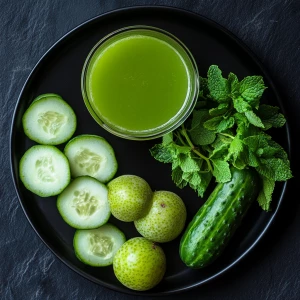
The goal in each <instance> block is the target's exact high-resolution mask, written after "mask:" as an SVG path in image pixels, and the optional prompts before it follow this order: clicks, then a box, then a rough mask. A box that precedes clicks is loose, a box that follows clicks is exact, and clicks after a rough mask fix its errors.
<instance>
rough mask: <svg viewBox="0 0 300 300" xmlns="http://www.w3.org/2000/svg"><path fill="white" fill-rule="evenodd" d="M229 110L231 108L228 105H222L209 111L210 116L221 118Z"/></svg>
mask: <svg viewBox="0 0 300 300" xmlns="http://www.w3.org/2000/svg"><path fill="white" fill-rule="evenodd" d="M228 108H229V104H228V103H221V104H219V105H218V106H217V107H214V108H211V109H210V110H209V114H210V116H212V117H217V116H221V115H224V114H225V113H226V112H227V111H228Z"/></svg>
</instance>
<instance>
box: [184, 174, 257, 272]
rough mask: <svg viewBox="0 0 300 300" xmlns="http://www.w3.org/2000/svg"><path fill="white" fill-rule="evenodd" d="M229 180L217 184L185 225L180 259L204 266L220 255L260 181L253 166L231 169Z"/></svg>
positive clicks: (195, 265) (194, 265)
mask: <svg viewBox="0 0 300 300" xmlns="http://www.w3.org/2000/svg"><path fill="white" fill-rule="evenodd" d="M231 174H232V177H231V180H230V181H229V182H226V183H218V184H217V185H216V187H215V189H214V190H213V192H212V193H211V194H210V196H209V197H208V199H207V200H206V202H205V203H204V205H203V206H202V207H201V208H200V209H199V210H198V212H197V213H196V215H195V216H194V218H193V219H192V221H191V222H190V223H189V224H188V226H187V228H186V230H185V232H184V234H183V236H182V238H181V241H180V247H179V253H180V257H181V259H182V261H183V262H184V263H185V264H186V265H187V266H188V267H191V268H203V267H205V266H207V265H209V264H211V263H212V262H213V261H214V260H215V259H216V258H218V257H219V256H220V254H221V253H222V251H223V250H224V248H225V247H226V245H227V244H228V242H229V240H230V238H231V237H232V235H233V234H234V232H235V231H236V229H237V227H238V226H239V225H240V223H241V221H242V219H243V217H244V216H245V214H246V212H247V210H248V208H249V207H250V205H251V203H252V202H253V201H254V200H255V199H256V198H257V196H258V193H259V189H260V180H259V176H258V174H257V172H256V171H255V170H253V169H244V170H238V169H236V168H232V169H231Z"/></svg>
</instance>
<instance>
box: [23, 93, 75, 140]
mask: <svg viewBox="0 0 300 300" xmlns="http://www.w3.org/2000/svg"><path fill="white" fill-rule="evenodd" d="M22 124H23V129H24V132H25V134H26V135H27V136H28V137H29V138H30V139H31V140H33V141H35V142H37V143H39V144H44V145H59V144H62V143H64V142H66V141H67V140H69V139H70V138H71V137H72V135H73V134H74V132H75V130H76V126H77V119H76V115H75V113H74V111H73V109H72V108H71V106H70V105H69V104H68V103H67V102H66V101H65V100H63V99H62V98H61V97H60V96H59V95H56V94H42V95H40V96H38V97H37V98H35V100H33V102H32V103H31V105H30V106H29V107H28V108H27V110H26V111H25V113H24V115H23V118H22Z"/></svg>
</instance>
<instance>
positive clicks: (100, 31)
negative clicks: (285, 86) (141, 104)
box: [11, 7, 290, 296]
mask: <svg viewBox="0 0 300 300" xmlns="http://www.w3.org/2000/svg"><path fill="white" fill-rule="evenodd" d="M129 25H150V26H156V27H160V28H162V29H164V30H167V31H169V32H170V33H172V34H174V35H176V36H177V37H178V38H179V39H181V40H182V41H183V42H184V43H185V44H186V46H187V47H188V48H189V49H190V51H191V52H192V53H193V55H194V57H195V59H196V62H197V64H198V68H199V73H200V75H202V76H206V72H207V69H208V67H209V66H210V65H211V64H217V65H219V67H220V68H221V69H222V70H223V72H224V74H226V75H227V74H228V73H229V72H233V73H235V74H237V75H238V77H239V78H240V79H241V78H243V77H244V76H247V75H262V76H263V77H264V80H265V84H266V85H267V86H268V89H267V90H266V92H265V94H264V98H263V99H264V100H263V101H264V102H265V103H269V104H273V105H278V106H280V107H281V109H282V111H283V112H284V108H283V107H282V102H281V99H280V95H279V94H278V92H277V90H276V88H275V87H274V85H273V83H272V81H271V79H270V77H269V75H268V74H267V73H266V71H265V70H264V68H263V66H262V65H261V64H260V63H259V61H258V60H257V58H256V57H255V55H253V53H251V51H249V49H247V48H246V47H245V46H244V45H243V44H242V43H241V42H239V41H238V40H237V38H236V37H234V36H233V35H232V34H231V33H229V32H228V31H227V30H226V29H224V28H222V27H221V26H219V25H218V24H216V23H214V22H212V21H210V20H207V19H206V18H203V17H201V16H199V15H196V14H194V13H190V12H187V11H183V10H179V9H175V8H168V7H133V8H126V9H122V10H117V11H113V12H110V13H107V14H104V15H101V16H99V17H97V18H94V19H92V20H90V21H88V22H86V23H84V24H82V25H80V26H79V27H77V28H75V29H74V30H72V31H71V32H70V33H68V34H67V35H65V36H64V37H63V38H62V39H60V40H59V41H58V42H57V43H56V44H55V45H54V46H53V47H52V48H51V49H50V50H49V51H48V52H47V53H46V54H45V55H44V56H43V57H42V58H41V60H40V61H39V62H38V63H37V65H36V67H35V68H34V69H33V71H32V72H31V74H30V76H29V78H28V80H27V81H26V83H25V85H24V87H23V89H22V92H21V94H20V97H19V100H18V103H17V106H16V109H15V114H14V118H13V122H12V127H11V167H12V175H13V179H14V182H15V186H16V190H17V193H18V196H19V199H20V204H21V206H22V207H23V210H24V212H25V214H26V216H27V218H28V220H29V222H30V223H31V225H32V226H33V228H34V230H35V231H36V233H37V234H38V235H39V236H40V238H41V239H42V240H43V241H44V242H45V244H46V245H47V246H48V247H49V248H50V249H51V250H52V251H53V253H55V255H56V256H57V257H58V258H59V259H61V260H62V261H63V262H64V263H65V264H66V265H68V266H69V267H70V268H72V269H73V270H74V271H76V272H78V273H79V274H81V275H82V276H84V277H85V278H88V279H90V280H91V281H93V282H95V283H98V284H100V285H103V286H105V287H108V288H111V289H114V290H117V291H120V292H125V293H132V294H141V295H153V296H154V295H162V294H169V293H174V292H179V291H184V290H187V289H190V288H193V287H195V286H198V285H201V284H203V283H205V282H208V281H210V280H212V279H213V278H216V277H218V276H219V275H221V274H224V272H225V271H227V270H229V269H230V268H231V267H232V266H233V265H235V264H236V263H237V262H238V261H239V260H240V259H241V258H243V257H244V256H245V255H246V254H247V253H248V252H249V251H250V250H251V249H252V248H253V247H254V246H255V244H256V243H257V242H258V241H259V239H260V238H261V237H262V235H263V234H264V233H265V231H266V229H267V228H268V227H269V225H270V223H271V221H272V220H273V219H274V217H275V216H276V213H277V211H278V209H279V207H280V203H281V201H282V200H283V196H284V192H285V189H286V184H277V186H276V190H275V193H274V198H273V202H272V211H271V212H268V213H266V212H263V211H262V210H261V209H260V208H259V207H258V205H257V204H256V203H255V204H254V205H253V206H252V207H251V209H250V211H249V212H248V214H247V216H246V218H245V219H244V221H243V223H242V225H241V226H240V228H239V229H238V231H237V232H236V234H235V236H234V237H233V239H232V240H231V242H230V244H229V245H228V247H227V248H226V250H225V252H224V253H223V255H222V256H221V257H220V258H219V259H218V260H217V261H216V262H215V263H214V264H212V265H211V266H209V267H206V268H205V269H203V270H191V269H188V268H187V267H185V265H184V264H183V263H182V262H181V260H180V258H179V255H178V246H179V239H180V237H179V238H177V239H176V240H174V241H172V242H170V243H166V244H163V245H162V247H163V249H164V251H165V253H166V256H167V272H166V274H165V277H164V279H163V281H162V282H161V283H160V284H159V285H158V286H156V287H155V288H154V289H153V290H150V291H146V292H135V291H131V290H129V289H127V288H125V287H124V286H122V285H121V284H120V283H119V282H118V281H117V279H116V278H115V276H114V274H113V269H112V267H111V266H110V267H105V268H92V267H89V266H86V265H84V264H83V263H81V262H80V261H79V260H78V259H77V258H76V257H75V255H74V251H73V246H72V240H73V234H74V229H73V228H71V227H69V226H68V225H67V224H66V223H65V222H64V221H63V220H62V218H61V217H60V215H59V213H58V211H57V209H56V199H55V197H51V198H47V199H43V198H39V197H38V196H35V195H33V194H32V193H30V192H29V191H27V190H26V189H25V188H24V186H23V185H22V183H21V182H20V180H19V179H18V162H19V160H20V158H21V156H22V155H23V153H24V152H25V151H26V150H27V149H28V148H29V147H30V146H32V145H33V144H34V143H33V142H32V141H30V140H29V139H28V138H27V137H26V136H25V135H24V132H23V129H22V124H21V118H22V115H23V113H24V111H25V110H26V108H27V107H28V106H29V104H30V103H31V102H32V100H33V99H34V98H35V97H36V96H37V95H39V94H42V93H57V94H60V95H61V96H62V97H63V98H64V99H65V100H66V101H67V102H69V103H70V104H71V106H72V107H73V108H74V111H75V113H76V114H77V117H78V128H77V131H76V133H75V135H78V134H83V133H86V134H97V135H101V136H103V137H105V138H106V139H107V140H108V141H109V142H110V143H111V145H112V146H113V147H114V149H115V152H116V156H117V159H118V162H119V169H118V173H117V174H116V176H118V175H122V174H135V175H139V176H141V177H143V178H144V179H146V180H147V181H148V183H149V184H150V186H151V187H152V189H153V190H170V191H173V192H175V193H177V194H178V195H179V196H181V197H182V198H183V199H184V201H185V203H186V207H187V211H188V220H187V222H189V221H190V220H191V218H192V216H193V215H194V214H195V213H196V211H197V210H198V209H199V207H200V206H201V205H202V204H203V203H204V201H205V199H199V198H198V197H197V195H196V194H195V192H194V191H192V190H191V189H189V188H185V189H183V190H181V189H178V188H176V186H175V185H174V184H173V182H172V180H171V176H170V174H171V173H170V166H169V165H165V164H161V163H159V162H157V161H155V160H154V159H153V158H152V157H151V155H150V153H149V149H150V148H151V146H152V145H154V144H155V143H157V142H159V141H160V140H153V141H146V142H136V141H128V140H124V139H121V138H118V137H115V136H113V135H111V134H109V133H108V132H106V131H104V130H103V129H102V128H100V127H99V126H98V125H97V123H96V122H95V121H94V120H93V118H92V117H91V116H90V115H89V113H88V111H87V109H86V107H85V105H84V102H83V99H82V96H81V91H80V76H81V70H82V67H83V64H84V61H85V58H86V56H87V55H88V53H89V51H90V50H91V48H92V47H93V46H94V45H95V44H96V42H97V41H98V40H99V39H101V38H102V37H104V36H105V35H106V34H108V33H110V32H112V31H114V30H116V29H119V28H121V27H124V26H129ZM274 134H275V135H274V139H275V140H276V141H277V142H279V143H280V144H281V145H282V146H283V147H284V148H285V149H286V150H287V151H288V152H289V150H290V149H289V147H290V145H289V130H288V127H287V126H285V127H284V128H281V129H276V132H274ZM63 146H64V145H61V146H59V148H61V149H63ZM110 222H112V223H114V224H116V225H117V226H119V227H120V228H121V229H122V230H123V231H124V232H125V234H126V236H127V238H131V237H135V236H139V234H138V233H137V231H136V230H135V228H134V225H133V224H132V223H123V222H119V221H117V220H116V219H114V218H113V217H111V219H110Z"/></svg>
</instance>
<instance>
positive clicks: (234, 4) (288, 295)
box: [0, 0, 300, 300]
mask: <svg viewBox="0 0 300 300" xmlns="http://www.w3.org/2000/svg"><path fill="white" fill-rule="evenodd" d="M144 4H147V5H171V6H176V7H181V8H185V9H189V10H192V11H194V12H196V13H200V14H202V15H204V16H206V17H209V18H211V19H213V20H215V21H217V22H219V23H220V24H221V25H223V26H225V27H226V28H228V29H229V30H231V31H232V32H233V33H234V34H236V35H237V36H238V37H239V38H240V39H241V40H242V41H244V42H245V43H246V44H247V45H248V46H249V47H250V48H251V49H252V50H253V51H254V52H255V53H256V54H257V55H258V57H259V58H260V59H261V61H262V62H263V63H264V65H265V66H266V68H267V69H268V70H269V72H270V74H271V76H272V78H273V80H274V82H275V84H276V85H277V86H278V88H279V90H280V92H281V94H282V96H283V99H284V105H285V108H286V111H287V117H288V120H289V123H290V125H291V129H292V140H294V141H295V142H294V143H293V154H294V155H293V160H292V163H293V171H294V175H295V178H294V179H293V180H292V181H291V184H290V188H289V191H288V193H287V197H286V198H285V201H284V203H283V205H282V207H281V211H280V213H279V215H278V217H277V218H276V220H275V222H274V223H273V226H272V227H271V229H270V230H269V231H268V233H267V235H266V236H265V238H264V239H263V240H262V241H261V242H260V243H259V245H258V246H257V247H256V248H255V249H254V251H252V252H251V253H250V255H248V256H247V258H246V259H245V260H243V261H242V263H240V264H239V265H238V266H237V267H236V268H234V269H233V270H231V271H230V272H229V273H227V274H226V276H224V277H222V278H220V279H218V280H216V281H214V282H212V283H210V284H207V285H206V286H204V287H201V288H197V289H194V290H192V291H189V292H187V293H184V294H179V295H177V296H170V297H164V299H182V298H183V297H189V298H190V299H203V300H204V299H222V300H226V299H257V300H260V299H263V300H267V299H268V300H273V299H280V300H281V299H290V300H292V299H300V279H299V275H300V260H299V252H300V250H299V249H300V237H299V232H300V213H299V205H298V202H299V196H298V194H297V193H296V194H293V192H294V190H295V187H294V186H295V185H296V181H297V178H299V177H298V176H299V172H298V170H297V167H299V159H298V158H297V154H298V153H299V141H297V134H298V135H299V130H300V117H299V115H300V100H299V95H300V84H299V78H300V58H299V57H300V34H299V32H300V2H299V1H298V0H243V1H242V0H241V1H236V0H226V1H221V0H206V1H204V0H203V1H200V0H199V1H195V0H191V1H188V0H184V1H158V0H157V1H142V0H140V1H137V0H136V1H115V0H111V1H109V0H107V1H104V0H102V1H99V0H89V1H76V0H73V1H70V0H64V1H58V0H51V1H50V0H44V1H35V0H23V1H18V0H1V1H0V66H1V68H0V100H1V119H0V129H1V136H0V139H1V140H0V141H1V142H0V145H1V173H0V176H1V186H0V195H1V209H0V257H1V259H0V299H43V300H44V299H72V300H75V299H80V300H81V299H85V300H87V299H116V300H117V299H143V297H137V296H129V295H124V294H120V293H117V292H114V291H111V290H108V289H106V288H103V287H101V286H98V285H96V284H94V283H91V282H89V281H88V280H86V279H84V278H82V277H81V276H80V275H78V274H76V273H74V272H73V271H72V270H70V269H69V268H68V267H66V266H65V265H64V264H63V263H62V262H61V261H60V260H59V259H57V258H56V257H55V256H54V255H53V254H52V252H51V251H50V250H49V249H48V248H47V247H46V246H45V245H44V244H43V242H42V241H41V240H40V239H39V237H38V236H37V235H36V234H35V232H34V230H33V229H32V227H31V226H30V224H29V223H28V221H27V219H26V217H25V215H24V213H23V211H22V209H21V207H20V204H19V202H18V199H17V196H16V193H15V191H14V186H13V183H12V179H11V173H10V165H9V128H10V124H11V117H12V114H13V110H14V106H15V104H16V101H17V98H18V95H19V93H20V90H21V87H22V85H23V84H24V82H25V80H26V78H27V76H28V75H29V73H30V71H31V69H32V68H33V66H34V65H35V63H36V62H37V61H38V59H39V58H40V57H41V56H42V55H43V54H44V52H45V51H46V50H47V49H48V48H49V47H50V46H51V45H52V44H53V43H54V42H56V41H57V40H58V39H59V38H60V37H62V36H63V35H64V34H65V33H67V32H68V31H69V30H71V29H72V28H74V27H75V26H77V25H79V24H80V23H81V22H84V21H86V20H88V19H89V18H91V17H94V16H96V15H98V14H101V13H104V12H107V11H109V10H112V9H117V8H120V7H126V6H132V5H144Z"/></svg>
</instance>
